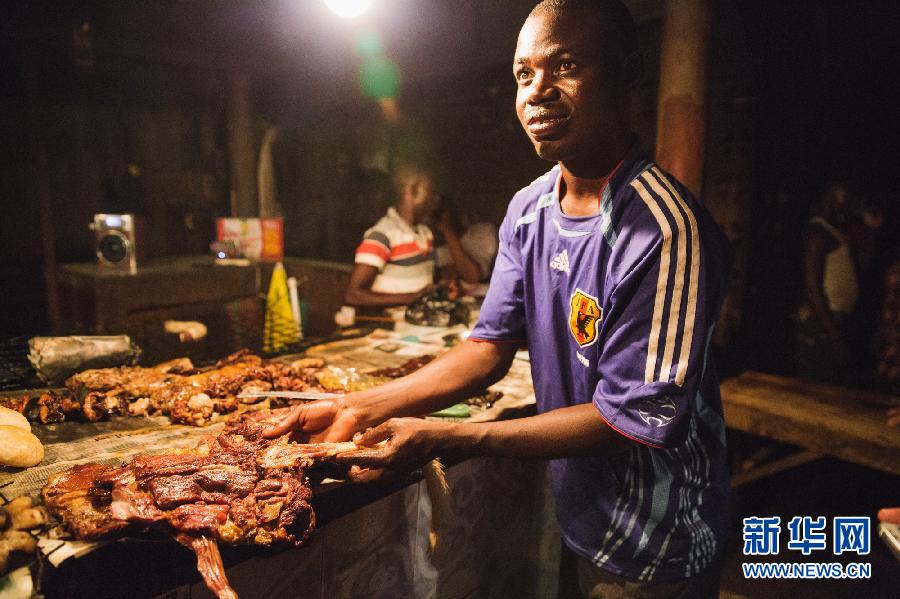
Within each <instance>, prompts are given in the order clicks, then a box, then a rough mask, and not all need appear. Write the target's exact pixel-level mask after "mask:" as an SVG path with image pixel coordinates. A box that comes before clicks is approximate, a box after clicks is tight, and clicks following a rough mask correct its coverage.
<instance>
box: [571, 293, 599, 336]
mask: <svg viewBox="0 0 900 599" xmlns="http://www.w3.org/2000/svg"><path fill="white" fill-rule="evenodd" d="M601 320H603V308H601V307H600V304H599V303H598V302H597V298H596V297H594V296H592V295H589V294H587V293H585V292H584V291H582V290H581V289H575V293H573V294H572V298H571V301H570V309H569V331H571V333H572V336H573V337H575V341H576V342H577V343H578V345H579V346H581V347H587V346H588V345H591V344H592V343H594V342H595V341H596V340H597V325H598V324H599V323H600V321H601Z"/></svg>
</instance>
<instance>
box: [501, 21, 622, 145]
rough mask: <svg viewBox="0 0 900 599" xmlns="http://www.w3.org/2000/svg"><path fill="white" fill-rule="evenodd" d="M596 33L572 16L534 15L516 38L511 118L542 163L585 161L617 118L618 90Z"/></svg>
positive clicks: (619, 111) (592, 23)
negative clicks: (520, 125)
mask: <svg viewBox="0 0 900 599" xmlns="http://www.w3.org/2000/svg"><path fill="white" fill-rule="evenodd" d="M600 29H601V28H598V27H597V24H596V21H595V20H594V19H591V18H588V17H584V16H582V15H579V14H578V13H577V12H570V13H564V14H562V15H559V16H556V15H552V14H548V13H537V14H535V15H532V16H531V17H529V18H528V20H527V21H525V25H523V26H522V30H521V32H519V40H518V44H517V45H516V55H515V59H514V62H513V75H514V76H515V78H516V83H517V85H518V91H517V93H516V114H517V115H518V117H519V122H520V123H522V127H523V128H524V129H525V132H526V133H527V134H528V137H529V138H530V139H531V142H532V143H533V144H534V148H535V150H536V151H537V153H538V156H540V157H541V158H544V159H545V160H551V161H554V162H555V161H562V162H566V161H577V160H579V159H582V158H589V157H590V156H591V155H593V153H594V152H595V151H596V149H597V148H598V147H602V143H603V140H604V138H605V132H606V131H609V130H610V128H611V125H613V123H617V122H619V120H620V119H622V118H623V106H624V104H623V102H622V98H623V93H624V90H623V86H622V84H621V80H620V78H619V77H617V76H614V73H612V72H611V71H610V69H608V68H607V67H606V63H607V62H608V61H604V60H603V55H602V48H603V44H602V40H600V39H599V37H600V35H601V33H600Z"/></svg>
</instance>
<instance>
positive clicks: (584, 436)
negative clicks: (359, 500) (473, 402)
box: [337, 404, 634, 470]
mask: <svg viewBox="0 0 900 599" xmlns="http://www.w3.org/2000/svg"><path fill="white" fill-rule="evenodd" d="M354 441H355V442H356V443H358V444H360V445H364V446H374V445H376V444H378V443H381V442H382V441H384V442H385V443H384V444H383V445H381V446H379V447H377V448H374V449H365V450H360V451H357V452H352V453H347V454H343V455H341V456H339V457H338V458H337V459H338V461H339V462H342V463H344V464H351V465H356V466H361V467H365V468H387V469H391V470H410V469H414V468H416V467H418V466H421V465H422V464H423V463H425V462H426V461H428V460H430V459H433V458H435V457H440V456H449V457H453V458H470V457H476V456H499V457H509V458H524V459H554V458H563V457H578V456H589V455H609V454H612V453H618V452H620V451H624V450H626V449H628V448H630V447H632V446H633V445H634V442H633V441H630V440H629V439H627V438H626V437H624V436H622V435H620V434H619V433H617V432H615V431H613V430H612V429H611V428H610V427H609V426H608V425H607V424H606V423H605V422H604V420H603V418H601V417H600V413H599V412H598V411H597V408H595V407H594V406H593V405H592V404H580V405H576V406H570V407H567V408H560V409H557V410H552V411H550V412H546V413H544V414H541V415H539V416H532V417H530V418H519V419H514V420H505V421H500V422H487V423H459V424H455V423H447V422H430V421H424V420H420V419H418V418H392V419H390V420H388V421H387V422H385V423H384V424H381V425H380V426H377V427H375V428H373V429H370V430H367V431H366V432H364V433H362V434H360V435H356V436H355V437H354Z"/></svg>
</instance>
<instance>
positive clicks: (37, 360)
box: [28, 335, 140, 385]
mask: <svg viewBox="0 0 900 599" xmlns="http://www.w3.org/2000/svg"><path fill="white" fill-rule="evenodd" d="M28 349H29V352H28V361H29V362H31V365H32V366H33V367H34V369H35V370H36V371H37V375H38V377H40V379H41V380H42V381H44V382H45V383H47V384H49V385H58V384H60V383H62V382H63V381H64V380H66V379H67V378H68V377H70V376H71V375H73V374H75V373H76V372H79V371H81V370H86V369H88V368H110V367H113V366H122V365H125V364H134V363H136V362H137V357H138V355H139V354H140V349H139V348H138V347H137V346H136V345H134V344H133V343H132V342H131V338H130V337H129V336H128V335H115V336H109V337H100V336H74V337H32V338H31V339H29V340H28Z"/></svg>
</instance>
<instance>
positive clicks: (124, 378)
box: [7, 350, 324, 426]
mask: <svg viewBox="0 0 900 599" xmlns="http://www.w3.org/2000/svg"><path fill="white" fill-rule="evenodd" d="M323 364H324V363H323V362H322V361H321V360H316V359H304V360H298V361H296V362H294V363H293V364H290V365H288V364H283V363H279V362H269V363H265V362H263V360H262V359H261V358H260V357H259V356H255V355H253V354H251V353H250V352H249V351H247V350H242V351H240V352H237V353H235V354H232V355H231V356H228V357H227V358H225V359H224V360H220V361H219V362H218V363H217V364H216V365H215V367H213V368H211V369H208V370H204V371H198V370H197V369H195V368H194V365H193V364H192V363H191V361H190V360H188V359H187V358H181V359H178V360H171V361H169V362H164V363H162V364H159V365H157V366H154V367H152V368H141V367H120V368H101V369H95V370H87V371H84V372H81V373H78V374H75V375H73V376H72V377H70V378H69V379H68V380H67V381H66V391H65V392H63V393H44V394H42V395H41V396H40V398H39V399H37V401H36V402H29V401H28V398H25V399H24V400H22V401H12V400H8V401H7V403H8V404H9V407H13V408H14V409H17V410H18V411H20V412H23V413H25V414H26V415H29V416H32V417H34V418H35V419H36V420H39V421H40V422H42V423H53V422H62V421H64V420H88V421H90V422H96V421H98V420H103V419H106V418H109V417H110V416H116V415H130V416H145V415H148V414H153V413H160V414H165V415H168V416H169V418H170V419H171V420H172V421H173V422H177V423H181V424H192V425H196V426H202V425H204V424H206V423H208V422H209V420H210V418H211V417H212V416H213V415H214V414H227V413H229V412H233V411H235V410H236V409H237V408H238V406H239V400H238V399H237V395H238V394H240V393H245V392H259V391H305V390H307V389H309V388H310V386H311V385H317V383H316V381H315V377H314V376H313V375H314V373H315V372H316V371H317V370H318V368H320V367H321V366H322V365H323ZM13 404H15V405H13ZM30 404H31V405H30Z"/></svg>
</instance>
